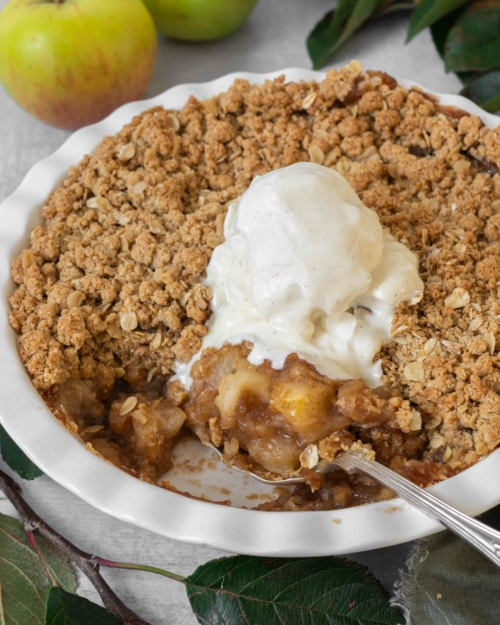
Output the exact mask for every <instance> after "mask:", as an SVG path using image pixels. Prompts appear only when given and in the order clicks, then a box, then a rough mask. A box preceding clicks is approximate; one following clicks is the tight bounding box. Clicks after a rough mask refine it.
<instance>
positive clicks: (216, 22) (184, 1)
mask: <svg viewBox="0 0 500 625" xmlns="http://www.w3.org/2000/svg"><path fill="white" fill-rule="evenodd" d="M143 1H144V4H145V5H146V6H147V7H148V9H149V10H150V12H151V15H152V16H153V19H154V21H155V23H156V27H157V28H158V30H159V31H160V32H161V33H163V34H164V35H167V37H173V38H174V39H186V40H187V41H208V40H210V39H220V38H221V37H225V36H226V35H229V34H230V33H232V32H234V31H235V30H237V29H238V28H239V27H240V26H241V25H242V24H243V22H244V21H245V20H246V19H247V17H248V16H249V15H250V13H251V12H252V9H253V8H254V6H255V5H256V4H257V0H143Z"/></svg>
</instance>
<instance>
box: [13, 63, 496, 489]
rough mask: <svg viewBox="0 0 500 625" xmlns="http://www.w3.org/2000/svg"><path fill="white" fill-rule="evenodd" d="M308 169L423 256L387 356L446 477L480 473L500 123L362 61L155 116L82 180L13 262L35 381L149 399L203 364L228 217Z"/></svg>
mask: <svg viewBox="0 0 500 625" xmlns="http://www.w3.org/2000/svg"><path fill="white" fill-rule="evenodd" d="M299 161H312V162H315V163H318V164H322V165H325V166H328V167H333V168H335V169H336V170H337V171H339V172H340V173H341V174H342V175H344V176H345V177H346V179H347V180H348V182H349V183H350V184H351V185H352V186H353V187H354V189H355V190H356V192H357V193H358V194H359V196H360V198H361V200H362V201H363V202H364V204H365V205H366V206H368V207H370V208H372V209H374V210H375V211H376V212H377V214H378V215H379V217H380V220H381V223H382V224H383V226H384V227H386V228H387V229H388V230H389V231H390V232H391V233H392V234H393V235H394V236H395V237H396V238H397V239H398V240H399V241H401V242H402V243H404V244H405V245H407V246H408V247H409V248H410V249H411V250H412V251H414V252H416V253H417V254H418V255H419V257H420V274H421V277H422V279H423V280H424V282H425V291H424V298H423V299H422V301H421V302H420V303H418V304H417V305H416V306H413V307H411V308H410V307H406V308H405V307H404V306H402V307H401V308H400V309H399V311H398V313H397V314H396V316H395V318H394V324H393V332H392V334H393V337H394V342H393V343H391V344H390V345H389V346H387V347H385V348H383V350H382V351H381V354H380V357H381V358H382V366H383V371H384V373H385V378H384V382H385V383H386V384H387V385H388V386H390V387H393V388H395V389H397V390H398V391H399V393H400V394H401V401H402V403H401V405H400V406H399V409H398V411H397V413H396V415H395V417H394V419H396V420H397V421H398V427H399V429H400V430H402V432H408V433H411V432H420V433H421V436H425V439H426V441H427V442H426V449H427V451H426V458H427V459H428V460H429V461H432V462H433V463H441V464H443V465H446V466H447V467H448V468H447V469H446V471H445V470H443V472H442V475H441V477H440V475H439V474H433V478H432V479H434V480H435V479H441V478H442V477H445V476H446V475H447V474H450V473H449V471H456V470H461V469H463V468H465V467H466V466H468V465H470V464H472V463H474V462H476V461H477V460H478V459H480V458H481V457H483V456H484V455H486V454H487V453H488V452H490V451H491V450H493V449H494V448H495V447H496V446H497V445H498V444H499V443H500V360H499V355H498V348H499V346H500V302H499V297H500V289H499V287H500V175H499V174H500V128H497V129H495V130H489V129H488V128H486V127H485V126H484V125H483V124H482V122H481V121H480V120H479V118H477V117H475V116H471V115H468V114H467V113H464V112H463V111H459V110H457V109H454V108H452V107H446V106H442V105H440V104H439V103H438V102H437V101H436V100H435V99H434V98H432V97H431V96H429V95H427V94H425V93H422V92H420V91H419V90H418V89H416V88H415V89H410V90H407V89H404V88H402V87H400V86H398V85H397V83H396V81H394V80H393V79H392V78H391V77H389V76H387V75H386V74H384V73H383V72H370V71H368V72H366V73H365V74H363V73H362V70H361V67H360V65H359V63H357V62H353V63H351V64H350V65H349V66H347V67H345V68H342V69H341V70H339V71H330V72H328V74H327V76H326V78H325V80H323V81H322V82H320V83H317V82H315V81H312V82H301V83H285V81H284V78H283V77H281V78H278V79H276V80H274V81H272V82H271V81H266V83H265V84H263V85H251V84H249V83H248V82H247V81H244V80H237V81H235V83H234V84H233V86H232V87H231V88H230V89H229V90H228V91H227V92H226V93H223V94H220V95H219V96H217V97H215V98H212V99H210V100H207V101H204V102H199V101H197V100H196V99H195V98H190V100H189V101H188V103H187V104H186V105H185V107H184V108H183V109H182V111H165V110H164V109H162V108H161V107H158V108H155V109H151V110H150V111H146V112H145V113H143V114H142V115H140V116H138V117H137V118H135V119H134V120H133V121H132V122H131V123H130V124H128V125H127V126H125V127H124V128H123V129H122V130H121V131H120V132H119V133H118V134H117V135H116V136H114V137H107V138H106V139H104V140H103V141H102V142H101V144H100V145H99V146H98V148H97V149H96V151H95V153H94V154H93V156H90V157H89V156H87V157H85V158H84V159H83V160H82V162H81V163H80V164H79V165H78V166H76V167H73V168H71V170H70V172H69V174H68V177H67V178H66V180H65V181H64V183H63V184H62V186H61V188H60V189H58V190H56V191H55V192H54V193H53V194H52V195H51V197H50V198H49V200H48V202H47V205H46V206H45V207H44V209H43V216H44V218H45V222H44V225H43V226H39V227H37V228H35V229H34V230H33V232H32V234H31V246H30V248H29V249H26V250H24V251H23V252H22V253H21V254H20V255H19V256H18V257H17V258H15V259H14V260H13V262H12V275H13V278H14V280H15V282H16V283H17V285H18V287H17V289H16V291H15V292H14V294H13V295H12V297H11V305H12V312H11V315H10V320H11V324H12V326H13V327H14V329H15V330H16V332H17V333H18V334H19V350H20V354H21V358H22V359H23V361H24V363H25V364H26V366H27V368H28V371H29V373H30V375H31V377H32V379H33V383H34V384H35V386H36V387H37V388H38V389H39V390H40V391H42V392H44V393H49V394H50V392H51V391H52V389H53V388H54V387H55V386H58V385H62V384H63V383H65V382H66V381H68V380H70V379H74V378H77V379H78V378H79V379H81V380H88V381H93V382H94V383H95V384H96V385H97V390H96V393H97V396H98V397H100V398H107V397H109V395H110V393H111V389H112V388H113V385H114V384H116V381H117V380H120V379H122V378H123V380H124V381H126V382H127V383H129V384H130V385H133V386H134V385H135V387H140V385H141V384H145V383H147V382H150V381H151V380H154V379H155V378H156V377H163V379H166V378H167V377H168V376H169V375H170V374H171V372H172V365H173V362H174V360H175V359H176V358H177V359H179V360H181V361H189V359H190V358H191V357H192V356H193V355H194V354H195V353H196V352H197V351H198V350H199V347H200V345H201V340H200V339H201V337H203V336H204V334H205V333H206V326H205V321H206V320H207V318H208V317H209V315H210V299H211V293H210V292H209V290H208V289H206V288H205V287H203V286H202V285H201V284H200V283H199V280H200V277H202V276H203V275H204V271H205V268H206V266H207V264H208V261H209V259H210V256H211V253H212V250H213V249H214V247H216V246H217V245H218V244H219V243H221V242H222V237H223V222H224V217H225V214H226V211H227V206H228V204H229V203H230V202H231V201H232V200H234V199H235V198H237V197H239V195H241V193H243V191H245V190H246V189H247V187H248V185H249V183H250V182H251V180H252V179H253V178H254V177H255V176H257V175H260V174H263V173H266V172H268V171H270V170H272V169H275V168H279V167H284V166H286V165H290V164H292V163H295V162H299ZM177 392H178V394H179V397H181V396H182V391H181V390H180V389H177ZM144 401H145V400H144ZM155 401H157V399H155ZM180 401H181V400H179V402H180ZM173 403H174V404H175V403H176V402H175V401H173ZM167 408H168V410H169V411H170V410H171V406H170V405H169V406H168V407H167ZM167 408H165V410H167ZM136 412H137V411H136ZM134 414H135V413H134ZM169 414H170V413H169ZM165 427H166V426H165ZM210 427H211V428H212V430H213V431H214V433H215V434H216V430H217V422H216V421H212V422H211V423H210ZM91 434H92V436H93V439H92V440H94V439H95V440H96V441H103V440H104V439H103V438H99V434H100V431H97V432H92V433H91ZM215 434H214V435H215ZM111 444H112V443H109V445H111ZM113 444H114V443H113ZM99 445H100V446H101V447H103V446H105V445H104V443H97V444H96V445H95V448H97V447H99ZM109 445H108V446H109ZM325 445H326V443H325ZM228 447H230V442H228ZM325 449H326V448H325ZM320 451H321V448H320ZM114 452H115V453H118V452H117V450H114ZM315 453H316V452H314V451H311V452H310V454H313V456H314V454H315ZM325 453H326V451H325ZM123 462H124V461H123V460H122V463H123ZM165 462H166V461H164V464H165ZM307 462H309V463H310V462H311V460H307ZM447 471H448V473H447ZM332 479H333V478H332ZM423 481H424V482H425V480H423Z"/></svg>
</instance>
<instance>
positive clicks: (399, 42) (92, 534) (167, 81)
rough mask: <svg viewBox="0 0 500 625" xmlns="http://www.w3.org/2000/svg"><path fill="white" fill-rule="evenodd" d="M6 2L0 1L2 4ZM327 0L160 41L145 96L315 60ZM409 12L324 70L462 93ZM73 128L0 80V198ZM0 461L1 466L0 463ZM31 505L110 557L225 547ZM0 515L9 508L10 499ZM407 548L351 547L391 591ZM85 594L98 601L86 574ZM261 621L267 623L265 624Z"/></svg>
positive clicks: (185, 607) (274, 5)
mask: <svg viewBox="0 0 500 625" xmlns="http://www.w3.org/2000/svg"><path fill="white" fill-rule="evenodd" d="M5 4H6V0H0V8H3V6H4V5H5ZM333 4H334V2H333V0H260V3H259V5H258V6H257V8H256V10H255V11H254V13H253V14H252V16H251V18H250V20H249V21H248V22H247V24H245V26H244V27H243V29H242V30H240V31H239V32H238V33H235V34H234V35H232V36H231V37H229V38H228V39H226V40H224V41H220V42H213V43H208V44H195V45H193V44H187V43H182V42H174V41H167V40H165V39H160V46H159V54H158V61H157V65H156V69H155V73H154V76H153V80H152V82H151V85H150V87H149V89H148V91H147V93H146V96H147V97H150V96H153V95H156V94H158V93H161V92H162V91H164V90H165V89H167V88H168V87H171V86H173V85H176V84H178V83H185V82H197V81H206V80H210V79H213V78H217V77H218V76H221V75H223V74H227V73H229V72H234V71H253V72H269V71H273V70H277V69H280V68H284V67H305V68H309V67H310V66H311V64H310V61H309V59H308V57H307V52H306V48H305V38H306V35H307V33H308V32H309V31H310V30H311V28H312V27H313V25H314V24H315V22H316V21H317V20H318V19H319V18H320V17H321V16H322V15H323V14H324V13H325V12H326V11H327V10H329V9H330V8H332V6H333ZM407 21H408V14H406V13H401V14H395V15H392V16H390V17H386V18H384V19H383V20H380V21H378V22H376V23H374V24H372V25H370V26H369V27H368V28H366V29H364V30H363V31H362V32H361V33H358V34H357V35H356V36H355V37H354V38H353V39H352V40H351V41H350V42H348V44H347V45H345V46H344V47H343V48H342V49H341V50H340V51H339V53H338V54H337V56H336V58H335V62H334V63H332V64H331V65H330V67H337V66H339V65H342V64H344V63H346V62H349V61H350V60H351V59H354V58H357V59H359V60H360V61H361V63H362V64H363V66H364V67H365V68H367V69H380V70H384V71H387V72H388V73H389V74H391V75H393V76H394V77H395V78H409V79H413V80H415V81H416V82H418V83H420V84H422V85H425V86H426V87H428V88H429V89H433V90H436V91H441V92H448V93H458V91H459V89H460V83H459V81H458V79H457V78H456V77H455V76H454V75H452V74H449V75H447V74H445V73H444V69H443V65H442V62H441V60H440V59H439V57H438V55H437V53H436V52H435V50H434V47H433V45H432V42H431V40H430V36H429V33H428V32H427V31H426V32H424V33H422V34H420V35H419V36H418V37H416V38H415V40H414V41H412V43H411V44H409V45H407V46H405V45H404V39H405V33H406V27H407ZM68 134H69V133H67V132H66V131H63V130H58V129H55V128H51V127H48V126H45V125H44V124H42V123H41V122H38V121H37V120H35V119H33V118H32V117H30V116H29V115H28V114H27V113H25V112H24V111H22V110H21V109H20V108H19V107H18V106H17V105H16V104H15V103H14V102H13V101H12V100H10V99H9V97H8V96H7V95H6V93H5V92H4V91H3V90H2V89H1V87H0V201H1V200H3V198H4V197H6V196H7V195H9V194H10V193H11V192H12V191H13V190H14V189H15V188H16V186H17V185H18V184H19V183H20V182H21V180H22V178H23V177H24V175H25V173H26V172H27V170H28V169H29V168H30V167H31V165H33V164H34V163H35V162H37V161H38V160H40V159H41V158H43V157H45V156H47V155H48V154H50V153H51V152H53V151H54V150H55V149H56V148H58V147H59V146H60V145H61V143H62V142H63V141H64V140H65V138H66V137H67V136H68ZM0 467H1V468H2V469H4V468H5V467H4V465H2V464H1V462H0ZM22 486H23V490H24V494H25V496H26V498H27V500H28V501H29V503H30V505H32V507H34V509H35V510H36V511H37V512H38V513H39V514H40V516H42V518H44V519H45V520H46V521H47V522H48V523H50V524H51V525H53V527H54V528H55V529H57V530H58V531H59V532H60V533H62V534H63V535H64V536H66V537H67V538H68V539H70V540H72V541H73V542H75V543H76V544H78V546H80V547H81V548H82V549H84V550H86V551H90V552H93V553H96V554H98V555H100V556H102V557H106V558H109V559H115V560H121V561H129V562H142V563H145V564H150V565H156V566H160V567H162V568H166V569H169V570H171V571H174V572H176V573H179V574H182V575H188V574H189V573H191V572H192V571H193V570H194V569H195V568H196V567H197V566H198V565H200V564H202V563H203V562H206V561H208V560H210V559H212V558H215V557H219V556H221V555H224V554H222V553H221V552H216V551H214V550H211V549H206V548H203V547H199V546H192V545H186V544H182V543H178V542H175V541H171V540H168V539H165V538H158V537H157V536H155V535H153V534H151V533H149V532H146V531H143V530H139V529H136V528H134V527H131V526H128V525H126V524H124V523H121V522H119V521H116V520H114V519H112V518H109V517H107V516H106V515H104V514H103V513H101V512H98V511H97V510H94V509H93V508H91V507H90V506H89V505H87V504H86V503H84V502H82V501H80V500H79V499H78V498H77V497H76V496H74V495H72V494H71V493H69V492H66V491H65V490H63V489H62V488H61V487H60V486H58V485H57V484H56V483H54V482H52V481H51V480H50V479H49V478H46V477H43V478H39V479H38V480H36V481H35V482H32V483H26V482H25V483H23V485H22ZM0 512H3V513H6V514H13V510H12V508H11V506H10V504H9V503H8V502H5V501H0ZM409 547H410V546H409V545H405V546H401V547H393V548H388V549H380V550H378V551H373V552H368V553H365V554H357V555H356V556H355V559H356V560H358V561H360V562H362V563H364V564H367V565H368V566H369V568H370V569H371V570H372V572H373V573H374V574H375V575H377V576H378V577H379V578H380V579H381V580H382V581H383V582H384V583H385V585H386V586H387V587H388V588H390V587H391V585H392V583H393V581H394V580H395V578H396V576H397V570H398V568H400V567H401V566H402V565H403V563H404V560H405V558H406V554H407V553H408V549H409ZM105 576H106V578H107V579H108V581H109V582H110V584H111V585H112V587H113V588H114V589H115V590H116V591H117V592H118V594H119V595H120V596H121V597H122V598H123V599H124V600H125V602H126V603H128V605H129V606H130V607H131V608H132V609H133V610H135V611H136V612H137V613H138V614H139V615H140V616H141V617H142V618H144V619H146V620H148V621H150V622H151V623H152V625H160V624H162V625H163V624H166V625H174V624H175V625H194V624H195V623H196V619H195V618H194V616H193V614H192V613H191V610H190V607H189V604H188V601H187V598H186V596H185V591H184V588H183V587H182V585H180V584H178V583H176V582H173V581H170V580H166V579H163V578H159V577H156V576H153V575H151V574H147V573H135V572H128V571H109V572H105ZM80 592H81V594H83V595H85V596H87V597H89V598H91V599H92V600H96V594H95V593H94V591H93V589H92V587H91V586H90V584H89V583H88V582H86V580H81V585H80ZM262 625H264V624H262Z"/></svg>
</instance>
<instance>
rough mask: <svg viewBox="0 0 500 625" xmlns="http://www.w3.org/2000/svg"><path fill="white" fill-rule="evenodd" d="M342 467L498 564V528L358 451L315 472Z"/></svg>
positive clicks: (283, 483) (294, 479)
mask: <svg viewBox="0 0 500 625" xmlns="http://www.w3.org/2000/svg"><path fill="white" fill-rule="evenodd" d="M208 447H211V448H212V449H213V450H214V451H215V452H216V453H217V455H218V456H219V458H221V459H222V453H221V451H220V450H219V449H217V447H215V446H214V445H212V444H208ZM232 468H233V469H235V470H236V471H240V472H241V473H246V474H247V475H250V476H251V477H253V478H255V479H256V480H258V481H259V482H263V483H264V484H271V485H273V486H288V485H291V484H301V483H303V482H305V478H303V477H291V478H287V479H277V480H266V479H265V478H263V477H260V476H259V475H257V474H256V473H252V472H251V471H245V470H244V469H239V468H238V467H232ZM338 468H340V469H343V470H344V471H347V473H364V474H365V475H369V476H370V477H373V478H374V479H375V480H377V482H380V484H383V485H384V486H386V487H387V488H388V489H389V490H391V491H392V492H394V493H396V494H397V495H398V496H399V497H401V498H402V499H404V500H405V501H407V502H408V503H411V504H412V505H413V506H415V508H418V509H419V510H420V511H421V512H423V513H424V514H426V515H427V516H429V517H431V518H433V519H436V520H437V521H439V522H440V523H442V524H443V525H444V526H445V527H447V528H448V529H449V530H450V531H452V532H454V533H455V534H457V535H458V536H460V537H461V538H463V539H464V540H465V541H467V542H468V543H469V544H470V545H472V546H473V547H475V548H476V549H477V550H478V551H480V552H481V553H482V554H483V555H484V556H486V557H487V558H488V559H489V560H491V561H492V562H493V564H496V565H497V566H499V567H500V532H497V531H496V530H494V529H492V528H491V527H488V526H487V525H485V524H484V523H481V521H478V520H477V519H473V518H472V517H470V516H468V515H466V514H464V513H463V512H460V511H459V510H456V509H455V508H453V507H452V506H450V505H448V504H447V503H444V501H441V500H440V499H438V498H437V497H434V495H431V494H430V493H429V492H428V491H426V490H424V489H423V488H420V486H417V485H416V484H413V482H410V480H407V479H406V478H404V477H403V476H401V475H399V474H398V473H395V472H394V471H391V469H388V468H387V467H384V466H383V465H382V464H380V463H379V462H376V461H375V460H369V459H368V458H367V457H366V456H365V455H364V454H363V453H362V452H360V451H344V452H342V453H341V454H339V455H338V456H337V457H336V458H335V460H334V461H333V462H330V463H329V464H326V465H325V466H323V467H321V468H320V469H319V470H318V473H319V474H321V475H325V474H326V473H330V472H331V471H333V470H335V469H338Z"/></svg>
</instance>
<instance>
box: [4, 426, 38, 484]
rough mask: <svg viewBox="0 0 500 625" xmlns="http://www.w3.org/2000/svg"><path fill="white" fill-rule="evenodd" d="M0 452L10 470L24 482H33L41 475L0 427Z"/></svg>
mask: <svg viewBox="0 0 500 625" xmlns="http://www.w3.org/2000/svg"><path fill="white" fill-rule="evenodd" d="M0 451H1V452H2V458H3V459H4V460H5V462H6V463H7V464H8V465H9V467H10V468H11V469H13V470H14V471H16V473H18V474H19V475H20V476H21V477H22V478H23V479H25V480H34V479H35V478H36V477H40V476H41V475H43V472H42V471H40V469H39V468H38V467H37V466H36V464H33V462H31V460H30V459H29V458H28V456H27V455H26V454H25V453H24V452H23V451H22V450H21V449H19V447H18V446H17V445H16V443H14V441H13V440H12V439H11V437H10V436H9V435H8V434H7V432H6V431H5V430H4V428H3V427H2V426H1V425H0Z"/></svg>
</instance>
